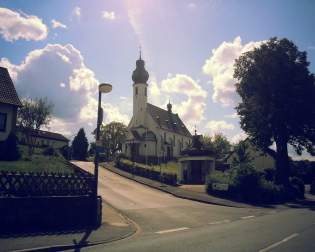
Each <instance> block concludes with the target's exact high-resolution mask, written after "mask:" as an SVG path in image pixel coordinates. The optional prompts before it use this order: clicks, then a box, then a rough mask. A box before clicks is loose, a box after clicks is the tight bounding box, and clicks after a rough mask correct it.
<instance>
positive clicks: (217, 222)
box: [208, 220, 231, 225]
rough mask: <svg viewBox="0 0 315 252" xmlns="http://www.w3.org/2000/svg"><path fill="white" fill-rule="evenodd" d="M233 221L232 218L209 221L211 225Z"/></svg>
mask: <svg viewBox="0 0 315 252" xmlns="http://www.w3.org/2000/svg"><path fill="white" fill-rule="evenodd" d="M229 222H231V221H230V220H222V221H214V222H209V223H208V224H209V225H217V224H223V223H229Z"/></svg>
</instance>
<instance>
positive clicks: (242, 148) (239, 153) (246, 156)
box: [232, 141, 253, 168]
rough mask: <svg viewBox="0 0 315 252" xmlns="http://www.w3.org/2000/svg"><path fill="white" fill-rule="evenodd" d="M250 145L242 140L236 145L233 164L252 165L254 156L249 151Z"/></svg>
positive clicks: (240, 165) (238, 165) (238, 166)
mask: <svg viewBox="0 0 315 252" xmlns="http://www.w3.org/2000/svg"><path fill="white" fill-rule="evenodd" d="M248 148H249V145H248V143H246V141H240V142H239V143H238V144H237V145H236V146H235V147H234V153H235V156H234V158H233V161H232V166H233V167H237V168H241V167H242V166H251V162H252V160H253V158H252V157H251V155H250V153H249V149H248Z"/></svg>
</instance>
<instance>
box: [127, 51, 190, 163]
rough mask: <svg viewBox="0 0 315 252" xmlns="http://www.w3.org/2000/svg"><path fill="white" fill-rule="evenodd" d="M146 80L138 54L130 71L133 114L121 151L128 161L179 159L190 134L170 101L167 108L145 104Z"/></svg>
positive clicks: (153, 161) (145, 72)
mask: <svg viewBox="0 0 315 252" xmlns="http://www.w3.org/2000/svg"><path fill="white" fill-rule="evenodd" d="M148 79H149V73H148V72H147V71H146V69H145V62H144V60H143V59H141V53H140V57H139V59H138V60H137V61H136V69H135V70H134V71H133V74H132V80H133V115H132V118H131V121H130V122H129V125H128V133H127V137H126V140H125V142H124V144H123V146H122V152H123V153H124V154H125V155H126V156H127V157H128V158H129V159H130V160H133V161H136V162H142V163H146V164H150V163H155V164H156V163H160V162H167V161H169V160H172V159H174V158H178V157H179V156H180V153H181V151H182V150H184V149H185V148H187V147H188V146H189V145H190V144H191V141H192V135H191V134H190V132H189V130H188V129H187V127H186V126H185V124H184V123H183V122H182V120H181V119H180V118H179V116H178V114H174V113H173V112H172V105H171V104H170V103H169V104H167V108H166V109H162V108H159V107H157V106H155V105H152V104H150V103H148V83H147V82H148Z"/></svg>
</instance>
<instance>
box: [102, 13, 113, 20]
mask: <svg viewBox="0 0 315 252" xmlns="http://www.w3.org/2000/svg"><path fill="white" fill-rule="evenodd" d="M102 17H103V18H104V19H107V20H115V19H116V14H115V12H114V11H103V12H102Z"/></svg>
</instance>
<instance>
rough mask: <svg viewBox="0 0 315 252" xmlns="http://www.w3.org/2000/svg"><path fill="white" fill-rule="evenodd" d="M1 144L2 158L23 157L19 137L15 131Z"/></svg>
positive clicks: (8, 159)
mask: <svg viewBox="0 0 315 252" xmlns="http://www.w3.org/2000/svg"><path fill="white" fill-rule="evenodd" d="M1 145H2V146H1V149H2V150H1V154H0V155H1V157H0V159H1V160H5V161H15V160H18V159H19V158H20V157H21V154H20V151H19V147H18V139H17V137H16V136H15V134H14V133H12V132H11V133H10V134H9V135H8V137H7V139H6V140H5V141H4V142H3V143H2V144H1Z"/></svg>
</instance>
